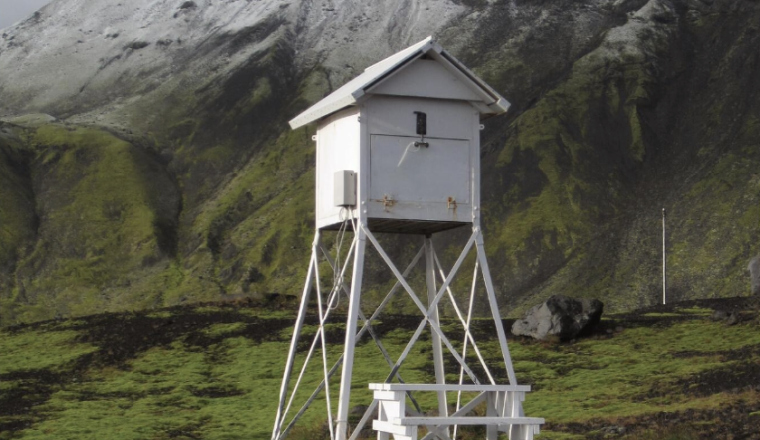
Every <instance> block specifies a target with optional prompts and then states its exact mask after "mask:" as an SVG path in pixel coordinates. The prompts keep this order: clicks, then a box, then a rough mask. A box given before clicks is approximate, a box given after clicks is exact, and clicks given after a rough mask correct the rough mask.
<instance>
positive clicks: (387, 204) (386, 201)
mask: <svg viewBox="0 0 760 440" xmlns="http://www.w3.org/2000/svg"><path fill="white" fill-rule="evenodd" d="M395 204H396V201H395V200H393V199H392V198H390V197H388V194H383V210H384V211H385V212H388V208H392V207H393V205H395Z"/></svg>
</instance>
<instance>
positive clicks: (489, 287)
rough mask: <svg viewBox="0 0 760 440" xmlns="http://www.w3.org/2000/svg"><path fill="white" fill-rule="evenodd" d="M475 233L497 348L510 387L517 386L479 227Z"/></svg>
mask: <svg viewBox="0 0 760 440" xmlns="http://www.w3.org/2000/svg"><path fill="white" fill-rule="evenodd" d="M475 232H476V236H475V247H476V248H477V252H478V262H479V263H480V271H481V273H482V274H483V283H484V284H485V285H486V293H487V296H488V305H489V306H490V308H491V315H492V316H493V320H494V325H495V326H496V335H497V336H498V337H499V346H500V347H501V352H502V354H503V355H504V366H505V367H506V369H507V377H509V384H510V385H517V378H516V377H515V369H514V367H513V366H512V356H510V355H509V348H508V347H507V335H506V334H505V333H504V324H503V323H502V321H501V314H500V313H499V305H498V304H497V303H496V292H495V291H494V288H493V281H492V280H491V271H490V269H489V268H488V260H487V259H486V251H485V248H484V244H483V233H482V232H481V230H480V227H479V226H478V227H475Z"/></svg>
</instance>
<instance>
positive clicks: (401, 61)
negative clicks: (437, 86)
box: [290, 37, 509, 129]
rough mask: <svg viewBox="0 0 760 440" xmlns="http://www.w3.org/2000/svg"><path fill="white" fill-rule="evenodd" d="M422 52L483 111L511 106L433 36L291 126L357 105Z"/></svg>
mask: <svg viewBox="0 0 760 440" xmlns="http://www.w3.org/2000/svg"><path fill="white" fill-rule="evenodd" d="M423 55H428V56H430V57H432V58H433V59H435V60H436V61H437V62H438V63H440V64H441V66H443V67H444V68H445V69H446V70H448V71H449V72H451V73H452V74H453V75H455V76H456V77H457V79H458V80H459V81H460V82H461V83H462V85H464V86H465V87H467V88H469V89H470V90H471V91H473V92H474V93H476V94H477V95H478V96H480V98H481V99H480V102H481V104H483V105H484V106H485V109H484V111H483V113H484V114H499V113H504V112H506V111H507V110H508V109H509V102H508V101H507V100H506V99H504V97H503V96H501V95H499V94H498V93H497V92H496V91H495V90H494V89H492V88H491V87H490V86H489V85H488V84H486V83H485V82H484V81H483V80H481V79H480V78H478V77H477V76H476V75H475V74H474V73H472V72H471V71H470V70H469V69H468V68H467V67H465V66H464V64H462V63H461V62H459V60H457V59H456V58H454V57H453V56H452V55H451V54H449V53H448V52H446V51H445V50H443V48H441V47H440V46H439V45H438V44H437V43H435V42H434V41H433V39H432V37H427V38H425V39H424V40H422V41H420V42H419V43H417V44H414V45H412V46H410V47H408V48H406V49H404V50H402V51H401V52H398V53H396V54H394V55H391V56H390V57H388V58H386V59H384V60H382V61H380V62H378V63H376V64H374V65H372V66H370V67H368V68H367V69H365V71H364V73H362V74H361V75H359V76H357V77H356V78H354V79H352V80H351V81H349V82H348V83H346V84H345V85H343V86H342V87H340V88H339V89H337V90H336V91H334V92H333V93H331V94H330V95H328V96H327V97H325V98H324V99H322V100H321V101H319V102H317V103H316V104H314V105H313V106H311V107H310V108H308V109H307V110H306V111H304V112H303V113H301V114H300V115H298V116H296V117H295V118H293V119H292V120H291V121H290V127H291V128H293V129H296V128H298V127H301V126H303V125H306V124H308V123H310V122H314V121H316V120H319V119H321V118H324V117H325V116H328V115H330V114H332V113H335V112H337V111H340V110H342V109H344V108H346V107H349V106H353V105H356V104H357V103H358V102H359V100H360V99H361V98H362V97H363V96H364V95H365V94H367V93H371V92H372V91H373V90H372V87H373V86H375V85H379V83H380V81H382V80H383V79H386V78H388V79H389V80H390V78H391V76H392V75H394V74H398V73H399V72H400V71H401V69H403V68H406V67H408V66H409V65H411V64H414V63H413V61H414V60H417V59H419V58H420V57H422V56H423ZM474 102H477V101H474Z"/></svg>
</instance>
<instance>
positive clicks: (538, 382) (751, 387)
mask: <svg viewBox="0 0 760 440" xmlns="http://www.w3.org/2000/svg"><path fill="white" fill-rule="evenodd" d="M748 304H752V303H751V302H749V301H747V300H745V299H733V300H713V301H702V302H691V303H680V304H675V305H673V304H671V305H669V306H667V307H664V306H658V307H655V308H652V309H649V310H642V311H638V312H636V313H632V314H628V315H618V316H613V317H612V318H610V319H605V320H603V321H602V323H601V324H600V327H599V328H598V329H597V331H596V332H595V333H594V334H593V335H592V336H590V337H589V338H587V339H581V340H576V341H571V342H569V343H563V344H555V343H538V342H533V341H528V340H517V339H513V340H511V341H510V350H511V352H512V358H513V359H514V362H515V368H516V371H517V377H518V380H519V381H520V383H528V384H531V385H532V386H533V391H532V392H531V393H530V394H529V396H528V398H527V399H526V401H525V410H526V413H527V414H529V415H531V416H537V417H545V418H546V420H547V425H546V426H545V427H544V428H545V429H544V430H543V431H542V432H543V433H542V435H541V438H545V439H584V438H591V439H601V438H605V435H608V434H609V433H610V432H618V433H619V435H622V434H626V435H627V436H628V437H626V438H631V439H634V438H637V439H640V438H661V439H662V438H674V439H675V438H680V439H715V438H734V439H756V438H758V435H757V432H756V430H755V429H754V426H757V420H758V417H760V390H759V389H758V388H757V386H758V384H757V380H756V379H757V374H758V368H757V365H758V359H759V357H760V348H759V347H760V336H758V335H760V333H759V332H758V331H757V330H758V325H760V324H759V321H758V314H757V309H756V307H757V306H756V305H755V306H754V307H755V308H754V309H753V308H751V307H750V308H747V305H748ZM732 307H738V309H736V310H737V311H739V313H740V316H741V317H742V321H741V322H740V323H739V324H738V325H734V326H728V325H726V324H725V323H724V322H718V321H712V320H711V319H710V317H711V315H712V313H713V309H731V308H732ZM287 308H288V311H287V312H286V311H283V310H281V309H280V310H278V309H276V308H273V307H272V306H269V307H261V306H251V305H250V304H208V305H202V306H184V307H174V308H168V309H161V310H156V311H153V312H142V313H126V314H125V313H122V314H104V315H95V316H89V317H84V318H81V319H78V320H63V321H57V322H55V321H49V322H44V323H39V324H35V325H25V326H17V327H14V328H6V329H4V330H3V331H2V333H0V350H1V351H2V352H3V353H4V355H3V356H2V357H0V384H2V385H0V438H3V439H15V438H18V439H33V438H56V439H88V438H93V439H94V438H104V437H107V438H113V439H130V438H153V439H163V438H205V439H217V438H218V439H224V438H243V437H245V438H266V437H268V435H269V432H270V430H271V426H272V423H273V417H274V413H275V408H276V401H277V396H278V393H279V384H280V378H281V374H282V370H283V366H284V359H285V355H286V352H287V346H288V344H289V337H290V332H291V331H292V322H293V316H292V314H291V312H290V310H293V309H294V308H295V306H294V305H293V304H291V305H289V306H287ZM342 319H343V317H342V316H336V317H335V318H334V320H333V321H331V323H329V324H328V326H327V336H328V340H329V341H330V343H331V344H333V345H332V348H331V350H330V352H329V353H328V357H329V359H330V360H331V361H334V360H336V359H337V356H338V353H339V350H340V344H341V341H342V337H343V335H342V327H343V326H342V324H341V322H340V321H341V320H342ZM417 323H418V319H417V318H416V317H414V316H398V315H397V316H387V317H385V318H384V319H383V320H382V321H380V322H379V323H378V325H377V328H376V329H377V331H378V333H379V334H380V335H381V336H382V340H383V343H384V344H385V346H386V347H387V348H388V350H389V351H390V353H391V356H393V357H395V356H397V355H398V354H399V353H400V352H401V350H402V348H403V346H404V345H405V344H406V342H407V340H408V338H409V337H410V336H411V334H412V332H413V330H414V328H415V327H416V325H417ZM506 324H509V322H507V323H506ZM454 327H455V326H453V323H450V322H444V323H443V328H444V331H446V332H447V333H450V335H451V336H453V337H454V340H456V339H459V336H461V334H459V333H461V332H459V333H457V331H455V330H454ZM306 330H307V333H309V332H310V331H311V332H313V331H315V330H316V326H315V325H314V323H313V322H310V323H309V325H308V326H307V329H306ZM475 332H476V338H477V339H478V340H479V341H481V349H482V350H483V353H484V354H485V355H486V357H488V358H491V357H492V356H493V355H492V353H497V352H498V351H497V350H489V349H488V347H490V346H492V345H494V344H497V342H496V341H495V340H494V339H493V335H494V334H495V332H494V331H493V324H492V323H491V322H489V321H478V323H477V324H476V325H475ZM307 349H308V343H306V342H305V343H304V345H303V346H301V347H300V348H299V353H300V357H299V359H302V358H303V355H304V354H305V351H306V350H307ZM429 350H430V347H429V338H423V340H422V342H420V343H419V344H418V345H417V347H416V348H415V350H413V351H412V354H411V356H410V358H409V360H408V361H407V363H406V364H405V365H404V367H403V368H402V370H401V373H402V374H403V375H404V377H405V379H406V380H407V381H429V380H431V377H432V374H433V373H432V364H431V360H430V356H429ZM317 356H319V352H318V353H317ZM356 359H357V363H356V366H355V369H354V374H355V380H354V383H355V384H364V383H367V382H370V381H382V380H383V379H384V378H385V376H386V375H387V367H384V365H385V363H384V361H382V357H380V355H379V353H378V350H377V348H376V347H375V345H374V344H373V343H371V341H366V340H365V341H364V342H363V343H361V344H360V345H359V347H358V348H357V357H356ZM491 360H493V359H491ZM452 365H453V364H452ZM312 366H313V367H314V368H312V369H309V370H307V374H306V376H305V377H304V385H303V388H302V389H304V390H305V391H304V392H310V391H311V389H313V387H314V386H315V385H316V384H317V383H318V381H319V380H320V379H321V377H322V370H321V366H319V363H316V364H312ZM454 370H455V371H458V369H454V368H452V371H454ZM501 375H503V374H500V376H501ZM456 379H457V375H456V374H451V380H456ZM499 380H500V381H502V380H505V379H504V378H503V377H500V378H499ZM335 386H336V384H335V383H332V384H331V388H333V392H334V393H335V392H337V388H335ZM322 396H323V395H320V399H323V397H322ZM301 397H305V396H303V395H302V396H301ZM418 397H419V398H420V399H421V400H420V404H421V405H423V407H425V406H428V405H430V406H432V404H433V402H432V401H431V399H430V397H429V396H428V397H425V396H423V395H420V396H418ZM452 397H453V396H452ZM368 398H371V396H370V393H369V390H366V389H363V387H362V386H360V385H358V386H357V389H356V390H355V395H354V396H353V402H354V404H361V403H365V404H366V403H367V399H368ZM320 399H318V400H317V402H316V403H315V405H314V407H313V408H314V409H313V410H310V411H309V412H307V413H306V415H305V418H304V419H303V423H301V424H299V425H298V426H299V427H298V429H296V430H294V431H293V436H292V437H293V438H295V439H298V438H304V439H306V438H310V439H314V438H323V436H324V427H325V425H324V418H325V415H324V404H323V402H324V401H323V400H320ZM333 409H334V408H333ZM367 435H370V433H369V432H368V433H367Z"/></svg>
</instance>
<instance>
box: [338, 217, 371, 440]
mask: <svg viewBox="0 0 760 440" xmlns="http://www.w3.org/2000/svg"><path fill="white" fill-rule="evenodd" d="M354 231H355V233H356V234H357V237H356V238H357V243H356V248H355V249H354V272H353V275H352V277H351V294H350V297H349V300H348V316H347V317H346V341H345V344H344V345H343V370H342V373H341V377H340V401H339V402H338V416H337V420H336V422H337V423H336V426H335V430H336V433H335V434H336V438H337V440H346V439H347V438H348V411H349V409H350V408H349V405H350V399H351V375H352V373H353V367H354V345H355V344H356V329H357V323H358V319H359V310H360V309H359V305H360V302H361V288H362V276H363V274H364V250H365V248H366V244H367V236H366V234H365V232H364V228H363V227H362V224H361V222H360V223H359V224H357V227H355V228H354Z"/></svg>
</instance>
